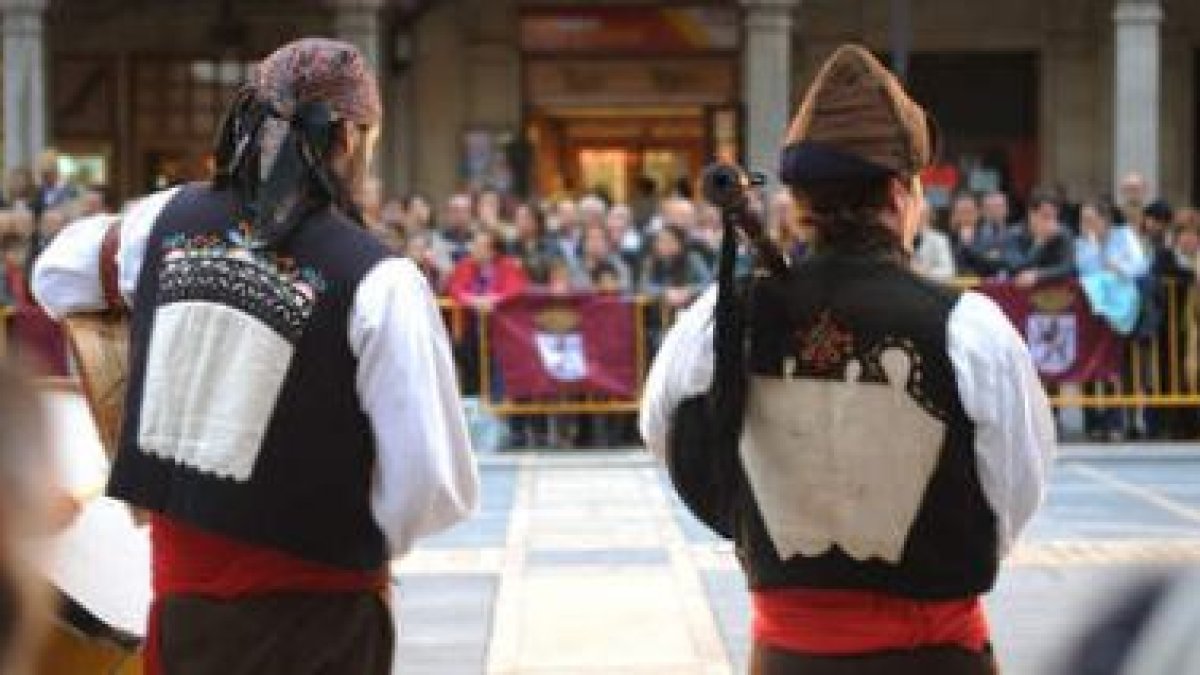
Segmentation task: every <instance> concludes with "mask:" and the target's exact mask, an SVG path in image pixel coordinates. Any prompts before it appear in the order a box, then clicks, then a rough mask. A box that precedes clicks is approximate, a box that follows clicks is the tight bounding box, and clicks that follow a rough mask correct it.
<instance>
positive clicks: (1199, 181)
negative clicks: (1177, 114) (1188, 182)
mask: <svg viewBox="0 0 1200 675" xmlns="http://www.w3.org/2000/svg"><path fill="white" fill-rule="evenodd" d="M1193 59H1194V61H1195V67H1194V68H1192V78H1193V82H1192V129H1193V131H1192V203H1193V204H1200V49H1197V50H1196V53H1195V55H1194V56H1193Z"/></svg>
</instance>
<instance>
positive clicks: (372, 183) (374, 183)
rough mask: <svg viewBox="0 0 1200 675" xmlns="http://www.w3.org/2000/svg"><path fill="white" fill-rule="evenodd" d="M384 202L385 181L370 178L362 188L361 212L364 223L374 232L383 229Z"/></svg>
mask: <svg viewBox="0 0 1200 675" xmlns="http://www.w3.org/2000/svg"><path fill="white" fill-rule="evenodd" d="M383 202H384V195H383V181H381V180H379V179H378V178H368V179H367V180H366V183H364V184H363V187H362V204H361V205H360V206H359V210H360V211H361V213H360V216H361V217H362V220H363V222H364V223H366V225H367V228H368V229H370V230H371V231H372V232H379V231H380V229H381V228H382V227H383Z"/></svg>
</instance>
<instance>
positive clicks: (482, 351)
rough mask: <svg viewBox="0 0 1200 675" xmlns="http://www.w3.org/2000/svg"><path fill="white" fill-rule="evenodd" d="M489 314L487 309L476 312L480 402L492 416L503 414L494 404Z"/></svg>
mask: <svg viewBox="0 0 1200 675" xmlns="http://www.w3.org/2000/svg"><path fill="white" fill-rule="evenodd" d="M487 320H488V312H487V310H486V309H477V310H475V323H476V326H478V328H477V330H478V332H479V400H480V401H482V402H483V407H484V409H486V410H487V411H488V412H490V413H492V414H503V413H498V412H497V411H496V406H495V405H493V402H492V383H491V379H492V364H491V359H489V358H488V352H489V350H488V346H489V345H488V329H487Z"/></svg>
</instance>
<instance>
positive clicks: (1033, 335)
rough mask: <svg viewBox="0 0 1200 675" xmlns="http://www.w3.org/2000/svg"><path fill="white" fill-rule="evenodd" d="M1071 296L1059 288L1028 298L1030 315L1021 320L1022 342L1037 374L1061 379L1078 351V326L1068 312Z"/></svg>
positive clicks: (1071, 314)
mask: <svg viewBox="0 0 1200 675" xmlns="http://www.w3.org/2000/svg"><path fill="white" fill-rule="evenodd" d="M1074 298H1075V295H1074V294H1073V293H1072V292H1071V291H1068V290H1065V289H1062V288H1048V289H1044V290H1039V291H1036V292H1035V293H1033V295H1032V296H1030V298H1029V300H1030V304H1031V305H1033V307H1034V308H1035V310H1036V311H1033V312H1031V313H1030V314H1029V316H1028V317H1026V319H1025V341H1026V342H1027V343H1029V353H1030V355H1031V356H1032V357H1033V364H1034V365H1035V366H1036V367H1037V369H1038V372H1040V373H1042V374H1044V375H1062V374H1063V373H1065V372H1067V371H1069V370H1071V368H1072V367H1073V366H1074V365H1075V359H1076V358H1077V356H1078V353H1079V350H1078V345H1079V322H1078V319H1077V318H1076V316H1075V313H1074V312H1073V311H1072V310H1071V307H1072V303H1073V302H1074Z"/></svg>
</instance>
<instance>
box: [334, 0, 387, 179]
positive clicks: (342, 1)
mask: <svg viewBox="0 0 1200 675" xmlns="http://www.w3.org/2000/svg"><path fill="white" fill-rule="evenodd" d="M328 2H329V4H330V5H331V6H332V7H333V10H334V14H333V34H334V37H336V38H337V39H339V40H344V41H346V42H349V43H350V44H352V45H354V46H355V47H357V48H358V51H360V52H362V55H363V58H365V59H366V60H367V64H368V65H370V66H371V70H373V71H375V77H376V78H378V82H379V94H380V100H381V101H382V102H383V103H384V111H383V118H384V119H383V137H382V138H380V139H379V144H378V145H376V147H375V161H374V162H373V163H372V166H371V173H372V174H373V175H374V176H376V177H379V178H382V177H384V176H385V175H387V174H388V173H389V171H388V170H387V167H389V166H390V164H391V157H389V155H390V154H391V153H390V152H389V149H390V147H391V138H390V135H391V134H392V133H393V130H392V129H391V125H390V124H389V121H390V120H389V119H388V110H387V107H388V106H387V102H388V100H389V95H388V94H389V91H388V84H389V82H388V80H389V78H388V72H387V71H388V69H389V67H390V65H391V60H390V58H389V55H388V54H386V53H385V52H384V44H383V21H382V20H381V17H380V14H381V12H382V9H383V6H384V4H386V3H385V0H328ZM384 192H385V193H386V192H388V190H387V186H386V185H385V186H384Z"/></svg>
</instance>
